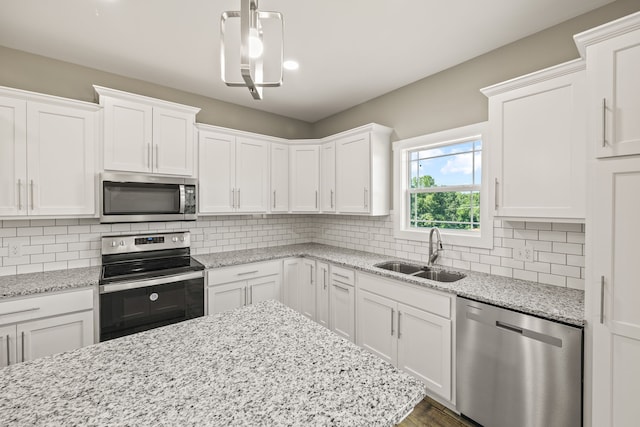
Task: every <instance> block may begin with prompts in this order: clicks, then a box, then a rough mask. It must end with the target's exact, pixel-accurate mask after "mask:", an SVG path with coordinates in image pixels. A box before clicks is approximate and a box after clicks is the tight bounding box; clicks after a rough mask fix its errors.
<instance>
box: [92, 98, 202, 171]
mask: <svg viewBox="0 0 640 427" xmlns="http://www.w3.org/2000/svg"><path fill="white" fill-rule="evenodd" d="M94 89H95V91H96V92H97V93H98V95H99V98H100V105H102V106H103V107H104V168H105V169H106V170H116V171H127V172H145V173H158V174H165V175H184V176H192V175H193V173H194V168H193V165H194V160H193V157H194V144H195V143H194V137H193V126H194V124H195V118H196V114H197V113H198V111H200V109H199V108H195V107H190V106H186V105H181V104H175V103H172V102H168V101H162V100H159V99H153V98H148V97H146V96H141V95H135V94H132V93H127V92H122V91H118V90H114V89H109V88H104V87H100V86H94Z"/></svg>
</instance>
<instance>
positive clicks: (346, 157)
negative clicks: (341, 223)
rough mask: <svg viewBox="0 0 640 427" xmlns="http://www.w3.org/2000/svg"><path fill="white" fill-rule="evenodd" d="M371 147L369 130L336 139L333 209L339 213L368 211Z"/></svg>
mask: <svg viewBox="0 0 640 427" xmlns="http://www.w3.org/2000/svg"><path fill="white" fill-rule="evenodd" d="M370 148H371V147H370V135H369V133H368V132H367V133H363V134H359V135H354V136H352V137H346V138H343V139H340V140H338V141H337V142H336V210H337V211H338V212H344V213H367V212H369V206H370V197H371V194H370V168H371V158H370V152H371V151H370Z"/></svg>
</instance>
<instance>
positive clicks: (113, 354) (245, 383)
mask: <svg viewBox="0 0 640 427" xmlns="http://www.w3.org/2000/svg"><path fill="white" fill-rule="evenodd" d="M425 395H426V388H425V386H424V384H422V383H421V382H420V381H419V380H417V379H414V378H412V377H411V376H409V375H407V374H405V373H402V372H400V371H398V370H397V369H396V368H394V367H393V366H392V365H391V364H389V363H386V362H384V361H382V360H381V359H379V358H378V357H376V356H374V355H372V354H370V353H369V352H368V351H366V350H364V349H362V348H359V347H358V346H356V345H355V344H353V343H351V342H349V341H347V340H344V339H343V338H340V337H339V336H337V335H336V334H334V333H333V332H331V331H330V330H328V329H326V328H324V327H322V326H320V325H318V324H317V323H315V322H313V321H311V320H309V319H307V318H305V317H304V316H302V315H301V314H299V313H297V312H295V311H293V310H292V309H289V308H287V307H285V306H284V305H282V304H281V303H279V302H276V301H265V302H261V303H258V304H254V305H251V306H247V307H243V308H240V309H236V310H233V311H230V312H225V313H221V314H218V315H215V316H206V317H200V318H197V319H192V320H189V321H186V322H182V323H177V324H173V325H169V326H166V327H163V328H158V329H153V330H150V331H145V332H141V333H138V334H134V335H129V336H126V337H123V338H119V339H115V340H112V341H106V342H103V343H100V344H96V345H92V346H89V347H84V348H81V349H78V350H74V351H71V352H67V353H61V354H57V355H54V356H50V357H44V358H41V359H36V360H33V361H30V362H25V363H20V364H16V365H12V366H10V367H7V368H3V369H0V425H3V426H9V425H16V426H17V425H21V426H22V425H56V426H72V425H92V426H107V425H108V426H125V425H136V426H158V425H164V426H174V425H175V426H178V425H179V426H190V425H193V426H195V425H198V426H204V425H207V426H229V425H233V426H260V425H265V426H266V425H314V426H319V425H335V426H392V425H394V424H396V423H397V422H399V421H400V420H401V419H402V418H403V417H404V416H405V415H406V414H408V413H409V412H410V411H411V410H412V409H413V407H414V406H415V405H416V404H417V403H418V402H420V401H421V400H422V399H423V398H424V396H425Z"/></svg>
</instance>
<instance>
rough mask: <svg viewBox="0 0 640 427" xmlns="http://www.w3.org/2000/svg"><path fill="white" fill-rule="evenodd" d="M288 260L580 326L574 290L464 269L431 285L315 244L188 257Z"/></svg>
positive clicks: (356, 254)
mask: <svg viewBox="0 0 640 427" xmlns="http://www.w3.org/2000/svg"><path fill="white" fill-rule="evenodd" d="M288 257H310V258H314V259H317V260H321V261H326V262H330V263H332V264H335V265H340V266H343V267H348V268H355V269H356V270H360V271H364V272H367V273H371V274H377V275H379V276H384V277H388V278H391V279H396V280H400V281H404V282H407V283H412V284H414V285H418V286H424V287H426V288H430V289H435V290H438V291H444V292H449V293H453V294H456V295H459V296H462V297H467V298H471V299H474V300H477V301H481V302H486V303H489V304H494V305H497V306H500V307H505V308H509V309H512V310H516V311H519V312H522V313H527V314H533V315H535V316H540V317H543V318H547V319H551V320H556V321H560V322H564V323H567V324H570V325H574V326H584V291H581V290H578V289H569V288H561V287H558V286H553V285H545V284H542V283H534V282H528V281H525V280H518V279H512V278H509V277H501V276H492V275H489V274H484V273H477V272H473V271H467V270H459V271H462V272H463V273H464V274H466V275H467V277H465V278H464V279H462V280H458V281H457V282H450V283H445V282H436V281H433V280H428V279H422V278H419V277H414V276H408V275H405V274H401V273H396V272H393V271H388V270H383V269H381V268H377V267H375V265H376V264H379V263H382V262H385V261H403V262H407V261H406V260H403V259H399V258H394V257H390V256H386V255H380V254H374V253H370V252H361V251H356V250H352V249H344V248H338V247H334V246H328V245H322V244H317V243H305V244H298V245H288V246H275V247H272V248H264V249H251V250H243V251H233V252H220V253H214V254H207V255H195V256H194V258H196V259H197V260H198V261H200V262H201V263H202V264H204V265H205V266H206V267H207V268H218V267H226V266H231V265H237V264H246V263H249V262H259V261H267V260H272V259H280V258H288ZM409 263H411V262H409Z"/></svg>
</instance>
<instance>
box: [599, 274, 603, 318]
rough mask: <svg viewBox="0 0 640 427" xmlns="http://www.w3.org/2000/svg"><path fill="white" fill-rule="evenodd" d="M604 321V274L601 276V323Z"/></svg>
mask: <svg viewBox="0 0 640 427" xmlns="http://www.w3.org/2000/svg"><path fill="white" fill-rule="evenodd" d="M602 323H604V276H600V324H602Z"/></svg>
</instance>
